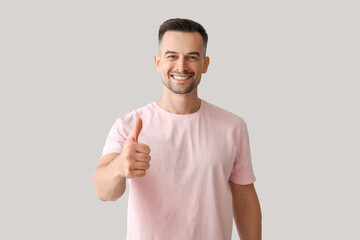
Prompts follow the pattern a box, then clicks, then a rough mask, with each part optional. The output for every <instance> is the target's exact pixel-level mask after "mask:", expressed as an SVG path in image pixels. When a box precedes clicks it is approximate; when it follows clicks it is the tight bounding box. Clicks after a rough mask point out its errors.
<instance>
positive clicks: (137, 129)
mask: <svg viewBox="0 0 360 240" xmlns="http://www.w3.org/2000/svg"><path fill="white" fill-rule="evenodd" d="M141 129H142V119H141V118H137V119H136V120H135V124H134V128H133V130H132V132H131V134H130V136H129V137H130V138H131V139H132V140H133V141H135V142H137V141H138V137H139V134H140V131H141Z"/></svg>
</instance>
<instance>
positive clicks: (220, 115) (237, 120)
mask: <svg viewBox="0 0 360 240" xmlns="http://www.w3.org/2000/svg"><path fill="white" fill-rule="evenodd" d="M205 102H206V105H207V108H208V112H209V113H210V114H211V115H212V116H213V117H215V118H216V119H219V120H221V121H225V122H229V123H233V124H241V125H246V122H245V120H244V118H243V117H241V116H239V115H237V114H235V113H233V112H230V111H229V110H226V109H224V108H222V107H219V106H217V105H215V104H213V103H209V102H207V101H205Z"/></svg>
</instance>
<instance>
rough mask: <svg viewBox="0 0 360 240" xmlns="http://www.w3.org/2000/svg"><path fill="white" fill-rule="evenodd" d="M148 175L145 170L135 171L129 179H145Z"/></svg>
mask: <svg viewBox="0 0 360 240" xmlns="http://www.w3.org/2000/svg"><path fill="white" fill-rule="evenodd" d="M145 175H146V171H145V170H138V169H136V170H133V171H132V172H131V175H130V176H129V177H128V178H136V177H144V176H145Z"/></svg>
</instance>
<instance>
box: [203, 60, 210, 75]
mask: <svg viewBox="0 0 360 240" xmlns="http://www.w3.org/2000/svg"><path fill="white" fill-rule="evenodd" d="M209 64H210V58H209V57H206V58H205V60H204V69H203V71H202V73H206V72H207V69H208V67H209Z"/></svg>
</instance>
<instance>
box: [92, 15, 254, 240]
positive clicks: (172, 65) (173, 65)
mask: <svg viewBox="0 0 360 240" xmlns="http://www.w3.org/2000/svg"><path fill="white" fill-rule="evenodd" d="M207 39H208V37H207V34H206V31H205V29H204V28H203V27H202V26H201V25H200V24H198V23H196V22H194V21H191V20H188V19H170V20H168V21H165V22H164V23H163V24H162V25H161V26H160V29H159V45H160V51H159V54H158V55H156V56H155V64H156V68H157V71H158V72H160V73H161V77H162V81H163V95H162V97H161V98H160V99H159V100H158V101H155V102H153V103H150V104H148V105H147V106H144V107H141V108H139V109H136V110H134V111H132V112H131V113H128V114H126V115H125V116H123V117H121V118H119V119H117V120H116V121H115V124H114V125H113V127H112V128H111V130H110V133H109V135H108V137H107V140H106V144H105V147H104V150H103V157H102V158H101V160H100V163H99V165H98V167H97V168H96V170H95V171H94V174H93V179H94V182H95V186H96V192H97V195H98V196H99V198H100V199H101V200H104V201H109V200H110V201H114V200H116V199H118V198H119V197H121V196H122V195H123V193H124V191H125V188H126V179H128V183H129V185H130V194H129V206H128V208H129V210H128V231H127V238H128V239H136V240H144V239H146V240H151V239H156V240H162V239H164V240H165V239H166V240H168V239H171V240H174V239H180V240H191V239H216V240H218V239H221V240H228V239H231V234H232V217H233V216H234V219H235V222H236V226H237V230H238V233H239V236H240V237H241V239H244V240H250V239H251V240H258V239H261V210H260V204H259V201H258V198H257V194H256V191H255V188H254V185H253V182H254V181H255V176H254V173H253V168H252V163H251V154H250V146H249V137H248V132H247V127H246V123H245V121H244V120H243V119H242V118H241V117H239V116H236V115H235V114H233V113H230V112H228V111H226V110H223V109H221V108H219V107H216V106H215V105H213V104H210V103H208V102H206V101H205V100H203V99H200V98H199V97H198V95H197V87H198V85H199V83H200V80H201V75H202V74H203V73H206V71H207V68H208V66H209V57H206V45H207ZM150 156H151V157H150Z"/></svg>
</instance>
